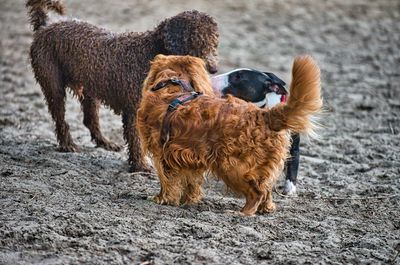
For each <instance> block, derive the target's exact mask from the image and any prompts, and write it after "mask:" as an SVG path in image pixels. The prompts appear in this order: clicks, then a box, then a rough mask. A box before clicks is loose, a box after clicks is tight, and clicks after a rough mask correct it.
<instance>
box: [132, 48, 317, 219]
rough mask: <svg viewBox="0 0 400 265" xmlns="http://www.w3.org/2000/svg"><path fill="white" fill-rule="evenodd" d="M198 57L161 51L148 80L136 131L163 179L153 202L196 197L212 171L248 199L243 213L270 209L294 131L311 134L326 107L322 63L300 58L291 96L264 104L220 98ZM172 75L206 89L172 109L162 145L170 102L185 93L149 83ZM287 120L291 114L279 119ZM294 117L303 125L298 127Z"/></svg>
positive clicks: (178, 202)
mask: <svg viewBox="0 0 400 265" xmlns="http://www.w3.org/2000/svg"><path fill="white" fill-rule="evenodd" d="M200 62H201V60H200V59H198V58H194V57H191V56H183V57H182V56H157V57H156V58H155V60H154V61H153V63H152V66H151V69H150V72H149V75H148V77H147V79H146V80H145V82H144V88H143V100H142V102H141V103H140V107H139V109H138V114H137V128H138V132H139V136H140V139H141V143H142V148H143V151H144V152H145V153H146V154H148V155H150V157H152V159H153V162H154V165H155V167H156V169H157V172H158V176H159V179H160V185H161V191H160V193H159V194H158V195H157V196H156V197H155V198H154V200H155V201H156V202H157V203H160V204H172V205H179V204H180V203H192V202H198V201H199V200H200V199H201V197H202V192H201V185H202V183H203V176H204V173H205V172H206V171H211V172H212V173H213V175H215V176H217V177H218V178H219V179H222V180H223V181H224V182H225V183H226V185H227V186H228V187H229V188H230V189H231V190H233V191H234V192H236V193H238V194H241V195H243V196H244V197H245V198H246V204H245V206H244V207H243V208H242V210H241V213H242V214H244V215H253V214H255V213H256V212H258V213H265V212H272V211H274V210H275V204H274V203H273V201H272V189H273V187H274V185H275V182H276V180H277V178H278V176H279V175H280V173H281V171H282V169H283V164H284V161H285V159H286V157H287V153H288V149H289V142H290V140H289V135H290V130H293V131H294V132H310V130H311V128H312V126H313V124H312V122H309V120H310V118H311V117H312V115H315V114H317V113H318V112H319V111H320V109H321V107H322V100H321V97H320V85H319V78H320V77H319V69H318V66H317V65H316V64H315V62H314V61H313V60H312V59H311V57H299V58H296V60H295V62H294V66H293V84H292V86H291V95H293V98H292V100H289V101H288V104H286V105H283V104H282V105H280V106H277V107H274V108H272V109H260V108H258V107H256V106H255V105H254V104H251V103H248V102H245V101H243V100H241V99H238V98H235V97H232V96H228V98H227V99H221V98H219V97H216V96H215V95H213V94H212V93H208V92H207V91H209V87H211V85H210V82H209V79H208V78H207V72H206V70H205V67H204V64H203V66H202V64H201V63H200ZM193 68H195V70H196V71H195V73H194V74H193ZM172 77H176V78H179V79H185V81H189V82H191V83H193V84H194V88H195V90H196V91H201V92H206V93H205V95H203V96H199V97H197V98H196V99H194V100H192V101H190V102H189V103H186V104H184V105H180V106H179V107H178V108H177V109H176V110H175V111H173V112H172V113H170V114H169V115H170V116H169V120H170V125H171V130H170V138H169V141H168V142H166V143H165V144H164V145H161V143H160V136H161V135H160V134H161V126H162V120H163V119H164V116H165V115H166V111H167V108H168V104H169V103H170V102H171V101H172V100H173V99H175V98H177V97H179V96H181V95H182V94H184V93H187V92H182V89H181V88H180V86H177V85H174V84H170V85H168V86H167V87H165V88H163V89H160V90H157V91H152V90H151V88H153V87H154V86H155V85H156V84H158V83H159V82H163V81H165V80H166V79H168V78H172ZM299 100H300V101H301V104H298V103H299V102H298V101H299ZM299 109H301V112H299V113H300V114H299V115H297V114H295V113H296V112H297V111H300V110H299ZM283 113H284V114H285V115H283ZM287 116H288V117H287ZM282 117H287V118H285V120H284V121H282V122H279V123H275V121H276V120H278V119H281V118H282ZM297 119H298V120H300V121H302V122H304V124H303V125H298V122H297Z"/></svg>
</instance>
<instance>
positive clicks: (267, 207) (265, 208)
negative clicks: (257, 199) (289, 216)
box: [258, 187, 276, 214]
mask: <svg viewBox="0 0 400 265" xmlns="http://www.w3.org/2000/svg"><path fill="white" fill-rule="evenodd" d="M275 209H276V206H275V203H274V202H273V201H272V187H268V188H267V193H266V195H265V198H264V200H263V202H262V203H261V204H260V206H259V207H258V212H259V213H261V214H262V213H272V212H274V211H275Z"/></svg>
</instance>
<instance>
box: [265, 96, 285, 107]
mask: <svg viewBox="0 0 400 265" xmlns="http://www.w3.org/2000/svg"><path fill="white" fill-rule="evenodd" d="M281 97H282V96H281V95H278V94H276V93H275V92H271V93H268V94H267V95H266V96H265V98H266V101H267V107H269V108H272V107H273V106H275V105H276V104H278V103H280V102H281Z"/></svg>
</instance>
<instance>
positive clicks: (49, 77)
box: [35, 60, 78, 152]
mask: <svg viewBox="0 0 400 265" xmlns="http://www.w3.org/2000/svg"><path fill="white" fill-rule="evenodd" d="M44 62H45V63H43V65H46V66H47V67H46V68H45V69H41V68H40V66H39V67H38V69H37V70H36V71H35V74H36V78H37V80H38V82H39V84H40V85H41V87H42V91H43V94H44V96H45V98H46V101H47V106H48V109H49V112H50V114H51V116H52V118H53V120H54V121H55V125H56V128H55V131H56V136H57V140H58V143H59V145H60V151H62V152H75V151H78V147H77V146H76V145H75V144H74V142H73V140H72V137H71V134H70V133H69V126H68V124H67V123H66V122H65V84H64V82H63V78H62V75H61V72H60V70H59V69H58V65H56V64H51V61H50V60H44Z"/></svg>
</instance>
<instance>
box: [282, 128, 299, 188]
mask: <svg viewBox="0 0 400 265" xmlns="http://www.w3.org/2000/svg"><path fill="white" fill-rule="evenodd" d="M291 136H292V146H291V147H290V158H289V159H288V160H287V161H286V181H285V187H284V188H283V193H284V194H287V195H293V194H295V193H296V182H297V174H298V172H299V160H300V135H299V134H292V135H291Z"/></svg>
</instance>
